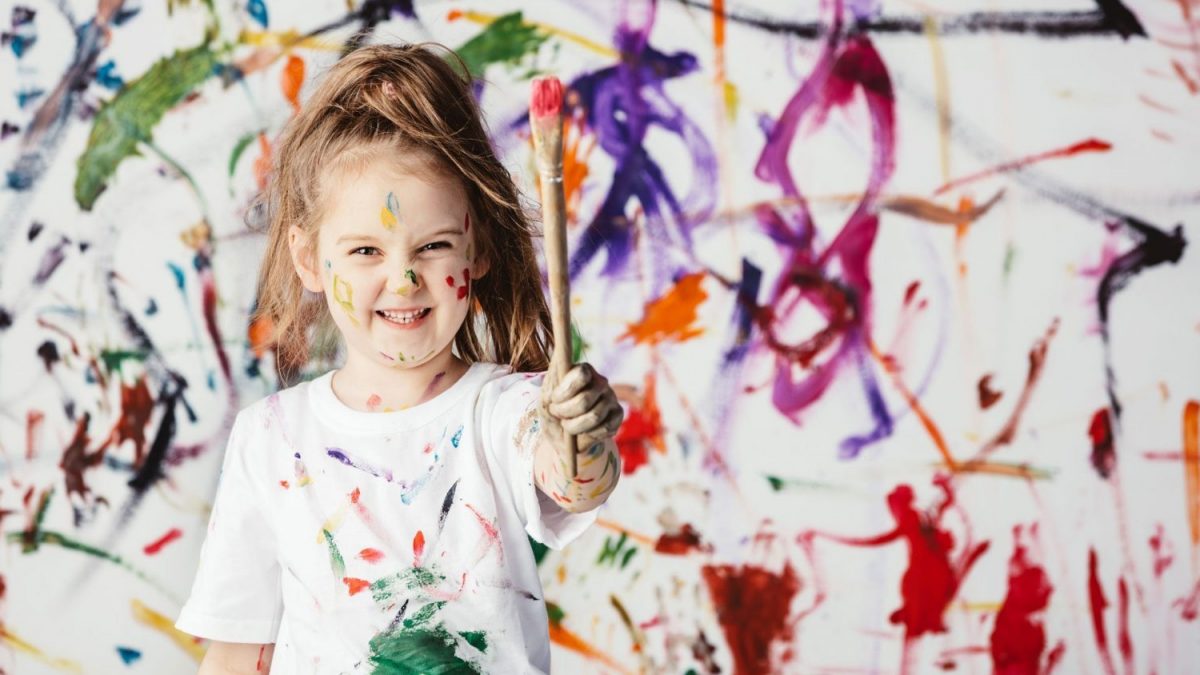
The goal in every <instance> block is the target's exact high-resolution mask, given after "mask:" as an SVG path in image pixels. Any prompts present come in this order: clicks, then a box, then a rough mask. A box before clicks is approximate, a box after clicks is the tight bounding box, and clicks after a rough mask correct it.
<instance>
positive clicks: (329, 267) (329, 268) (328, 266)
mask: <svg viewBox="0 0 1200 675" xmlns="http://www.w3.org/2000/svg"><path fill="white" fill-rule="evenodd" d="M325 271H326V272H329V273H332V272H333V263H331V262H329V259H328V258H326V259H325Z"/></svg>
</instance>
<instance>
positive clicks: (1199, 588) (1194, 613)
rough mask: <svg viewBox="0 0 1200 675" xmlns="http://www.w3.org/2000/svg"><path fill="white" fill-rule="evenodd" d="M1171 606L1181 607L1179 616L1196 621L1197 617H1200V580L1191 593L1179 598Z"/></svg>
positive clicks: (1185, 619)
mask: <svg viewBox="0 0 1200 675" xmlns="http://www.w3.org/2000/svg"><path fill="white" fill-rule="evenodd" d="M1171 606H1172V607H1178V608H1179V616H1180V617H1182V618H1183V620H1184V621H1195V620H1196V617H1200V581H1197V582H1196V585H1195V586H1193V587H1192V593H1191V595H1189V596H1187V597H1186V598H1179V599H1178V600H1176V601H1175V602H1173V603H1171Z"/></svg>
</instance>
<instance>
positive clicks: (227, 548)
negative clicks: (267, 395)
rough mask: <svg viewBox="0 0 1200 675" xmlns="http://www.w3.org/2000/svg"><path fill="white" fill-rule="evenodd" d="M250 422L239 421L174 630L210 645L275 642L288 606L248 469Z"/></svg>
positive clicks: (244, 416)
mask: <svg viewBox="0 0 1200 675" xmlns="http://www.w3.org/2000/svg"><path fill="white" fill-rule="evenodd" d="M248 418H249V419H248ZM250 419H252V418H250V413H247V412H242V413H240V414H239V415H238V417H237V419H236V420H235V421H234V424H233V430H232V431H231V433H230V436H229V442H228V443H227V445H226V448H225V457H224V459H223V461H222V465H221V476H220V479H219V480H218V483H217V495H216V498H215V499H214V500H213V509H212V515H211V516H210V517H209V520H208V534H207V535H206V536H205V538H204V544H203V546H202V547H201V549H200V564H199V566H198V567H197V569H196V578H195V581H194V582H193V584H192V592H191V595H190V596H189V597H188V600H187V602H186V603H185V604H184V606H183V609H182V610H181V611H180V613H179V618H178V620H177V621H176V622H175V627H176V628H178V629H179V630H181V631H183V632H185V633H188V634H190V635H195V636H198V637H203V638H208V639H210V640H219V641H222V642H244V643H264V644H265V643H271V642H275V636H276V634H277V633H278V631H279V621H280V618H281V616H282V613H283V602H282V595H281V593H280V567H279V561H278V556H277V555H276V551H275V536H274V534H273V533H272V531H271V528H270V526H269V523H268V522H267V518H266V514H265V513H264V511H263V510H262V509H261V508H260V503H259V501H258V496H259V495H260V494H261V493H260V492H259V490H257V489H256V487H257V485H259V483H258V482H257V481H255V480H254V479H253V475H254V472H253V471H252V470H251V466H250V464H249V460H250V454H251V453H252V452H254V451H255V449H254V448H253V447H249V445H250V443H249V440H250V439H249V438H248V434H247V431H248V430H247V428H246V425H247V423H248V422H249V421H250Z"/></svg>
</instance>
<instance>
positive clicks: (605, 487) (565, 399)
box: [533, 363, 625, 513]
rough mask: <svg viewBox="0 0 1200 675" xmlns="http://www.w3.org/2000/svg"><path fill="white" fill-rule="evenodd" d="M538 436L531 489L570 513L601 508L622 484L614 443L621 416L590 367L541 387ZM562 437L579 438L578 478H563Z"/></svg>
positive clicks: (550, 378)
mask: <svg viewBox="0 0 1200 675" xmlns="http://www.w3.org/2000/svg"><path fill="white" fill-rule="evenodd" d="M541 403H542V404H541V406H540V407H539V413H540V418H541V424H542V433H541V434H540V435H539V437H538V444H537V446H536V447H535V448H534V460H533V478H534V484H536V485H537V487H538V489H539V490H541V491H542V493H543V494H545V495H546V496H547V497H549V498H551V499H553V500H554V502H555V503H556V504H558V505H559V506H561V507H562V508H563V509H565V510H567V511H570V512H572V513H582V512H584V511H590V510H592V509H594V508H596V507H597V506H600V505H601V504H603V503H604V502H605V501H606V500H607V499H608V496H609V495H610V494H612V491H613V489H614V488H616V487H617V481H618V480H620V478H621V454H620V452H619V451H618V449H617V444H616V442H615V441H614V440H613V437H614V436H615V435H616V433H617V430H618V429H619V428H620V427H621V422H622V421H623V420H624V419H625V412H624V411H623V410H622V409H621V404H620V403H619V402H618V401H617V395H616V393H615V392H613V390H612V387H610V386H609V385H608V380H607V379H606V378H605V377H604V376H603V375H601V374H600V373H597V372H596V371H595V369H593V368H592V367H591V366H590V365H588V364H586V363H581V364H579V365H576V366H574V367H572V368H571V370H570V371H568V373H567V375H566V377H564V378H562V381H561V382H559V381H557V380H555V379H554V377H553V375H552V374H551V373H547V374H546V377H545V379H544V380H543V381H542V401H541ZM567 434H574V435H576V436H578V442H579V449H580V452H579V457H578V472H577V474H576V476H575V479H574V480H571V479H570V478H569V476H568V473H569V471H570V470H569V469H568V458H569V455H568V454H567V453H569V452H570V450H569V449H568V448H567Z"/></svg>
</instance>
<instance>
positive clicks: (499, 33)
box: [455, 12, 550, 78]
mask: <svg viewBox="0 0 1200 675" xmlns="http://www.w3.org/2000/svg"><path fill="white" fill-rule="evenodd" d="M549 37H550V36H549V35H548V34H546V33H543V32H542V31H540V30H538V29H537V27H535V26H533V25H531V24H527V23H525V22H524V21H523V20H522V18H521V13H520V12H512V13H511V14H505V15H503V16H501V17H500V18H498V19H496V20H495V21H493V22H492V24H491V25H490V26H488V27H487V28H485V29H483V31H482V32H481V33H479V34H478V35H476V36H475V37H473V38H471V39H470V40H468V41H467V42H466V43H465V44H463V46H461V47H459V48H458V49H456V50H455V51H456V52H457V53H458V56H459V57H460V58H461V59H462V60H463V61H464V62H465V63H466V64H467V70H469V71H470V73H471V76H472V77H475V78H480V77H483V72H484V71H485V70H487V67H488V66H489V65H491V64H505V65H509V66H516V65H519V64H520V62H521V61H522V60H523V59H524V58H525V57H526V56H529V55H532V54H534V53H536V52H537V50H538V48H539V47H541V46H542V43H543V42H545V41H546V40H547V39H548V38H549Z"/></svg>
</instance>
